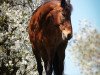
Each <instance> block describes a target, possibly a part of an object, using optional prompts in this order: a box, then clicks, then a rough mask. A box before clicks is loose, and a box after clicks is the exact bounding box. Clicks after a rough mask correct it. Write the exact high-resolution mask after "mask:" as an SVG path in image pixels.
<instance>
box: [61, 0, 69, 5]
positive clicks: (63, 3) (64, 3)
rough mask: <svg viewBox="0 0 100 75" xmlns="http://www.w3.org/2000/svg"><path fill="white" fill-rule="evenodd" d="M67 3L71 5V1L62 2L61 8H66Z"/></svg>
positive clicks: (63, 0) (62, 0)
mask: <svg viewBox="0 0 100 75" xmlns="http://www.w3.org/2000/svg"><path fill="white" fill-rule="evenodd" d="M66 3H67V4H70V0H67V1H66V0H61V6H62V7H65V6H66Z"/></svg>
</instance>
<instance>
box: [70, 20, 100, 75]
mask: <svg viewBox="0 0 100 75" xmlns="http://www.w3.org/2000/svg"><path fill="white" fill-rule="evenodd" d="M79 26H80V28H79V30H78V32H77V33H76V34H75V35H74V38H73V40H72V42H73V44H72V49H71V50H72V52H73V56H74V57H75V58H76V59H77V61H78V63H79V65H80V68H81V70H82V71H81V72H82V74H83V75H100V59H99V58H100V33H99V32H98V31H97V30H96V29H95V28H93V27H92V26H93V25H92V24H91V23H90V22H89V21H87V20H82V21H80V22H79Z"/></svg>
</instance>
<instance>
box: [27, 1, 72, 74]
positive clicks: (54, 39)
mask: <svg viewBox="0 0 100 75" xmlns="http://www.w3.org/2000/svg"><path fill="white" fill-rule="evenodd" d="M71 11H72V6H71V4H70V1H66V0H51V1H49V2H46V3H44V4H42V5H41V6H40V7H38V8H37V9H36V10H35V11H34V12H33V14H32V17H31V19H30V22H29V26H28V33H29V39H30V42H31V44H32V50H33V53H34V55H35V58H36V61H37V70H38V73H39V75H42V71H43V66H42V64H41V58H42V60H43V62H44V68H45V71H46V75H52V71H54V75H63V70H64V58H65V49H66V46H67V43H68V40H70V39H71V38H72V25H71Z"/></svg>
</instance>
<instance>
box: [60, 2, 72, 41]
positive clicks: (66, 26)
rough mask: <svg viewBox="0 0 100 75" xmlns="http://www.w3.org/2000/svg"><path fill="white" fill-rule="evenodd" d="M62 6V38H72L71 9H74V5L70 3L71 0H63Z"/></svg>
mask: <svg viewBox="0 0 100 75" xmlns="http://www.w3.org/2000/svg"><path fill="white" fill-rule="evenodd" d="M61 6H62V8H63V9H62V11H61V12H59V13H60V17H61V18H59V19H60V23H59V27H60V30H61V31H62V38H63V39H68V40H69V39H71V37H72V25H71V11H72V6H71V4H70V0H67V2H66V1H65V0H62V3H61Z"/></svg>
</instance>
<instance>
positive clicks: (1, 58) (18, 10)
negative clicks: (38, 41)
mask: <svg viewBox="0 0 100 75" xmlns="http://www.w3.org/2000/svg"><path fill="white" fill-rule="evenodd" d="M40 3H41V2H40V1H39V2H38V1H34V2H32V0H0V75H35V74H36V75H37V71H36V61H35V60H34V56H33V55H32V51H31V45H30V41H29V39H28V33H27V26H28V20H29V18H30V16H31V14H32V12H33V11H34V10H35V9H36V8H37V7H38V6H39V5H40Z"/></svg>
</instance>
